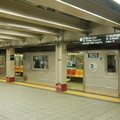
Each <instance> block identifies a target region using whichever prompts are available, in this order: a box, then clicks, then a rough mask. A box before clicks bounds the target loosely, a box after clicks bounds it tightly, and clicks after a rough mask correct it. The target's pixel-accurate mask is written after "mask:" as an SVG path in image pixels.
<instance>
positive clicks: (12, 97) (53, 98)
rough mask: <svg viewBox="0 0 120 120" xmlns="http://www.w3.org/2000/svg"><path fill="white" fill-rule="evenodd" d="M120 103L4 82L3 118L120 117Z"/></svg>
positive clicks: (95, 119) (0, 111) (0, 93)
mask: <svg viewBox="0 0 120 120" xmlns="http://www.w3.org/2000/svg"><path fill="white" fill-rule="evenodd" d="M119 113H120V103H117V102H110V101H105V100H99V99H93V98H89V97H82V96H77V95H70V94H65V93H59V92H54V91H49V90H43V89H40V88H34V87H27V86H22V85H17V84H12V83H4V82H0V120H120V114H119Z"/></svg>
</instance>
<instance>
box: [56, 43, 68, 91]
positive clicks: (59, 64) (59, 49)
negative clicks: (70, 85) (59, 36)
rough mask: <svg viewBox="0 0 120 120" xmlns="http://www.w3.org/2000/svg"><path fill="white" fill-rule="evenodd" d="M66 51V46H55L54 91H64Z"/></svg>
mask: <svg viewBox="0 0 120 120" xmlns="http://www.w3.org/2000/svg"><path fill="white" fill-rule="evenodd" d="M66 57H67V49H66V44H63V43H60V44H57V45H56V90H57V91H66V90H67V81H66V63H67V61H66V59H67V58H66Z"/></svg>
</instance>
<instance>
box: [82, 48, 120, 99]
mask: <svg viewBox="0 0 120 120" xmlns="http://www.w3.org/2000/svg"><path fill="white" fill-rule="evenodd" d="M84 67H85V68H84V81H85V91H86V92H90V93H95V94H102V95H108V96H114V97H118V96H119V91H118V50H91V51H86V52H85V58H84Z"/></svg>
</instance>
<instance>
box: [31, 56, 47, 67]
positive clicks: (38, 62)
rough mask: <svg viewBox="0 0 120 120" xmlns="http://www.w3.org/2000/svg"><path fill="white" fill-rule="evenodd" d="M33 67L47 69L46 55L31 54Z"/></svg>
mask: <svg viewBox="0 0 120 120" xmlns="http://www.w3.org/2000/svg"><path fill="white" fill-rule="evenodd" d="M33 68H35V69H48V56H46V55H39V56H33Z"/></svg>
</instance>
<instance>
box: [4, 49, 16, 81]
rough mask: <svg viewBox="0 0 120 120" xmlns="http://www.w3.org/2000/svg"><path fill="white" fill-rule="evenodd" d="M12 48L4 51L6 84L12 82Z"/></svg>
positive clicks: (13, 77)
mask: <svg viewBox="0 0 120 120" xmlns="http://www.w3.org/2000/svg"><path fill="white" fill-rule="evenodd" d="M14 53H15V49H14V48H7V49H6V82H14V81H15V75H14Z"/></svg>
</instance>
